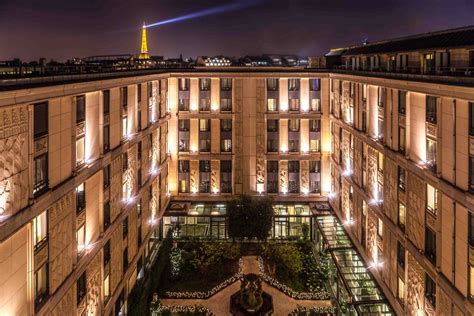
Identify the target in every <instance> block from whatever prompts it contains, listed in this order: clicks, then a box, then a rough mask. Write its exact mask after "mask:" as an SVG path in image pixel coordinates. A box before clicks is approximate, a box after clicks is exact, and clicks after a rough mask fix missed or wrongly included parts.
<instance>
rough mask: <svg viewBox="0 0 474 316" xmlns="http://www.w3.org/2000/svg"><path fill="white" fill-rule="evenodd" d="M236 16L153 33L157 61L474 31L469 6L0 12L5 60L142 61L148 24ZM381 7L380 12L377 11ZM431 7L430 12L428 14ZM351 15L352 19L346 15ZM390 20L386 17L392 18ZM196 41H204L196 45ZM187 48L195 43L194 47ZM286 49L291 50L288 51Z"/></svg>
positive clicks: (18, 8)
mask: <svg viewBox="0 0 474 316" xmlns="http://www.w3.org/2000/svg"><path fill="white" fill-rule="evenodd" d="M235 4H237V5H239V4H243V5H241V7H240V8H239V7H237V8H235V10H230V11H225V12H221V13H215V14H210V15H207V16H203V17H199V18H194V19H189V20H183V21H180V22H177V23H172V24H169V25H162V26H159V27H156V28H151V29H150V30H149V32H148V41H149V51H150V54H151V55H161V56H165V57H177V56H179V55H180V54H183V56H184V57H191V58H195V57H197V56H201V55H211V56H212V55H227V56H245V55H259V54H264V53H274V54H298V55H301V56H318V55H322V54H324V53H326V52H327V51H328V50H329V49H330V48H333V47H339V46H352V45H359V44H362V42H363V41H364V40H368V41H369V42H374V41H378V40H384V39H390V38H396V37H401V36H406V35H410V34H417V33H424V32H432V31H438V30H442V29H448V28H453V27H459V26H465V25H471V24H474V23H473V18H472V16H471V15H470V14H469V13H470V12H472V11H473V10H474V3H470V2H468V1H437V2H434V3H432V2H428V1H417V2H416V3H414V2H410V1H399V2H395V1H388V2H384V3H383V4H380V3H376V2H374V1H358V2H356V3H354V2H353V1H338V2H336V3H333V2H329V1H322V2H319V3H314V2H312V1H282V0H281V1H280V0H277V1H269V0H260V1H225V2H222V1H209V0H208V1H200V2H198V3H196V2H191V1H180V2H177V3H176V2H171V1H159V2H156V3H154V2H153V3H152V2H149V1H144V0H140V1H137V2H134V7H133V8H130V7H128V6H127V4H125V3H123V2H120V1H109V0H104V1H81V2H76V1H71V2H69V1H68V2H67V3H64V2H60V1H56V0H47V1H42V2H41V6H40V7H39V6H38V3H37V2H36V1H24V2H21V3H16V2H13V1H10V0H4V1H3V3H2V4H1V5H0V7H2V8H3V9H2V10H0V12H1V13H0V39H1V40H2V42H3V43H7V45H5V46H4V47H2V50H1V52H0V60H10V59H13V58H20V59H21V60H23V61H30V60H38V59H39V58H41V57H44V58H46V59H47V60H49V59H54V60H58V61H65V60H67V59H70V58H72V57H87V56H93V55H110V54H123V53H131V54H137V53H139V48H140V46H139V45H140V36H141V26H142V24H143V22H144V21H145V22H147V23H154V22H156V21H162V20H167V19H172V18H176V17H179V16H182V15H187V14H192V13H195V12H200V11H202V10H209V9H212V8H214V7H219V6H223V5H235ZM375 4H376V5H375ZM427 5H429V8H430V10H424V8H426V6H427ZM346 12H351V13H352V14H351V15H347V13H346ZM387 12H388V13H389V14H386V13H387ZM196 39H199V40H198V41H196ZM186 43H192V44H191V45H188V44H186ZM282 43H285V45H282Z"/></svg>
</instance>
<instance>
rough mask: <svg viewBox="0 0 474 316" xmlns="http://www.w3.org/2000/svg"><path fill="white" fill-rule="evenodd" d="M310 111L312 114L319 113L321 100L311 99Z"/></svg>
mask: <svg viewBox="0 0 474 316" xmlns="http://www.w3.org/2000/svg"><path fill="white" fill-rule="evenodd" d="M310 105H311V111H313V112H321V100H320V99H316V98H312V99H311V104H310Z"/></svg>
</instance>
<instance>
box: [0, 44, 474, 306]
mask: <svg viewBox="0 0 474 316" xmlns="http://www.w3.org/2000/svg"><path fill="white" fill-rule="evenodd" d="M374 45H376V44H374ZM367 47H371V46H370V45H369V46H367ZM445 53H448V55H447V56H448V57H443V56H444V55H442V54H445ZM337 54H339V56H338V58H339V59H340V61H341V65H342V67H339V68H343V69H331V70H327V69H326V70H315V69H301V68H294V69H293V68H283V67H282V68H272V69H271V70H260V69H251V70H250V71H249V70H248V68H245V69H244V68H242V69H238V68H233V69H232V70H230V71H229V70H226V71H219V69H218V68H213V69H210V70H209V69H199V70H193V71H186V70H182V71H179V72H176V71H167V72H162V73H154V74H143V72H142V73H140V72H139V71H137V72H135V73H133V74H127V76H124V75H123V74H120V73H116V74H114V75H113V76H111V77H110V78H107V79H105V77H104V78H101V80H96V81H91V80H89V79H88V78H87V77H86V78H81V77H78V78H77V79H79V82H75V83H67V82H66V83H64V82H63V83H61V84H59V83H58V84H50V85H44V86H40V85H38V86H36V87H35V86H34V85H33V87H30V86H28V87H27V86H26V85H23V83H22V80H19V81H18V86H10V87H7V86H5V87H6V88H5V91H2V92H0V151H1V152H0V157H1V160H0V161H1V164H2V170H3V173H0V215H1V216H0V227H1V229H0V277H1V279H0V281H1V282H0V289H1V291H0V293H1V294H0V314H2V315H34V314H38V315H83V314H84V313H86V314H94V315H102V314H103V315H109V314H112V315H114V314H117V313H118V312H119V311H124V312H126V310H127V308H128V307H127V304H126V302H127V297H128V295H129V293H130V291H131V290H132V288H133V286H134V284H135V283H136V280H137V278H141V277H143V275H144V274H145V271H146V269H147V268H148V267H149V264H150V263H151V262H153V259H154V255H155V254H156V250H157V247H158V244H159V240H158V236H159V235H160V233H159V232H158V227H159V224H160V219H161V216H162V214H163V212H164V211H165V209H166V208H167V206H168V204H169V202H170V201H193V202H203V203H204V202H209V201H222V202H225V201H226V200H227V199H228V198H231V197H232V196H233V195H238V194H242V193H247V194H251V195H269V196H272V197H273V198H274V199H275V200H276V201H278V202H279V203H280V202H282V203H284V202H314V201H329V202H330V204H331V206H332V208H333V209H334V211H335V214H336V215H337V217H338V218H339V220H340V221H341V222H342V223H343V225H344V227H345V229H346V231H347V235H348V236H349V237H350V239H351V240H352V242H353V243H354V245H355V247H356V248H357V250H358V252H359V253H358V254H356V253H355V252H354V257H355V256H359V255H360V258H359V257H357V258H358V259H357V260H360V259H363V260H364V261H365V262H367V263H368V265H369V270H370V272H371V273H372V274H373V275H374V277H375V278H376V279H377V281H378V283H379V285H380V286H381V288H382V290H383V292H384V295H385V296H386V298H387V299H388V301H389V302H390V305H391V306H392V307H393V309H394V310H395V311H396V312H397V314H409V315H422V314H425V313H426V314H438V315H451V314H464V315H469V314H471V313H473V303H472V301H471V298H472V296H473V295H474V261H473V260H472V257H473V256H472V252H473V249H474V248H473V247H474V237H473V236H474V229H473V228H472V227H471V226H472V225H473V224H474V221H473V219H474V217H473V215H472V210H474V204H473V199H472V188H474V176H472V174H473V172H472V171H473V170H474V169H473V168H474V158H473V157H474V153H473V149H471V147H472V146H473V145H471V143H472V142H473V140H472V138H473V137H474V119H473V118H472V113H474V112H473V111H474V103H473V101H474V88H472V84H473V83H474V81H473V80H472V77H471V78H469V77H468V76H469V75H468V74H467V73H466V71H468V70H466V69H467V68H469V67H474V57H473V56H474V52H473V50H471V49H468V48H465V47H462V48H453V49H445V48H444V49H442V50H437V49H433V50H430V51H423V52H419V51H410V52H406V53H405V52H404V53H400V52H396V53H391V52H386V51H380V52H373V51H372V52H371V53H370V54H365V53H364V51H363V50H359V51H352V53H351V49H347V50H346V51H345V52H338V53H334V52H333V55H337ZM429 54H431V55H432V56H441V57H439V58H441V59H437V60H441V61H443V60H449V61H450V63H449V65H450V66H449V67H448V68H449V71H450V72H447V70H446V68H447V67H446V65H445V64H443V63H436V62H433V64H428V66H427V63H430V62H429V61H428V60H430V57H429V56H428V55H429ZM405 55H406V56H408V57H403V56H405ZM410 56H411V57H410ZM434 58H435V59H436V57H434ZM328 60H329V59H328ZM405 63H406V65H405ZM470 63H472V65H471V64H470ZM327 64H329V62H327ZM328 67H329V66H328ZM437 67H438V68H437ZM455 69H458V70H459V69H464V71H462V73H463V76H462V77H460V76H454V74H455V73H454V72H453V71H454V70H455ZM408 70H410V71H409V74H407V73H406V72H407V71H408ZM401 72H402V73H401ZM441 75H443V76H441ZM64 79H65V80H67V78H64ZM25 82H26V81H25ZM329 224H330V223H329ZM329 224H328V223H326V222H324V223H323V222H321V223H320V224H319V225H320V226H324V225H329ZM341 256H343V255H341ZM344 256H345V254H344Z"/></svg>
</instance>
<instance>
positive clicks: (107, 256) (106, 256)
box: [104, 240, 110, 267]
mask: <svg viewBox="0 0 474 316" xmlns="http://www.w3.org/2000/svg"><path fill="white" fill-rule="evenodd" d="M109 261H110V240H108V241H107V243H106V244H105V245H104V267H105V266H106V265H107V264H108V263H109Z"/></svg>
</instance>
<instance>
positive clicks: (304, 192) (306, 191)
mask: <svg viewBox="0 0 474 316" xmlns="http://www.w3.org/2000/svg"><path fill="white" fill-rule="evenodd" d="M301 192H303V194H304V195H308V194H309V190H308V188H303V189H302V190H301Z"/></svg>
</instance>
